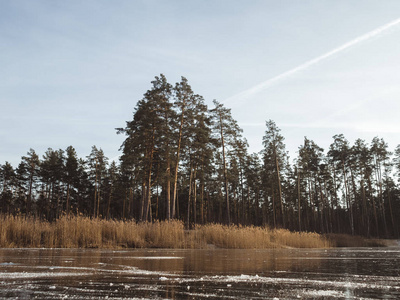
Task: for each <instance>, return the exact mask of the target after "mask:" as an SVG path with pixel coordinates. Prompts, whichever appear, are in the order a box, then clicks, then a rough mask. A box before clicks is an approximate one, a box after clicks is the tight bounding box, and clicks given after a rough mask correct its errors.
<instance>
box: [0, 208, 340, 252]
mask: <svg viewBox="0 0 400 300" xmlns="http://www.w3.org/2000/svg"><path fill="white" fill-rule="evenodd" d="M331 245H332V244H331V242H330V241H329V240H328V239H326V238H324V237H322V236H321V235H318V234H316V233H298V232H290V231H288V230H283V229H279V230H270V229H268V228H263V227H254V226H243V227H242V226H224V225H220V224H208V225H202V226H197V227H196V229H194V230H185V227H184V224H183V223H182V222H181V221H170V222H166V221H162V222H154V223H136V222H135V221H133V220H132V221H116V220H104V219H97V218H96V219H92V218H88V217H83V216H72V217H66V216H64V217H61V218H60V219H58V220H57V221H55V222H52V223H49V222H47V221H42V220H39V219H35V218H34V217H29V216H9V215H2V216H0V247H2V248H17V247H28V248H40V247H44V248H181V249H182V248H191V249H194V248H210V247H212V248H230V249H265V248H288V247H293V248H306V247H307V248H328V247H330V246H331Z"/></svg>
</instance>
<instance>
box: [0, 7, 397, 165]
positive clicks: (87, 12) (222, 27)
mask: <svg viewBox="0 0 400 300" xmlns="http://www.w3.org/2000/svg"><path fill="white" fill-rule="evenodd" d="M399 12H400V1H397V0H394V1H390V0H385V1H381V0H375V1H368V0H359V1H358V0H330V1H323V0H303V1H295V0H290V1H284V0H283V1H282V0H279V1H268V0H261V1H257V0H252V1H245V0H242V1H233V0H230V1H222V0H217V1H216V0H212V1H207V0H202V1H200V0H198V1H194V0H193V1H184V0H182V1H177V0H176V1H174V0H170V1H163V0H143V1H133V0H132V1H89V0H87V1H55V0H52V1H50V0H47V1H40V0H37V1H19V0H9V1H7V0H3V1H1V0H0V54H1V55H0V65H1V68H0V105H1V109H0V122H1V124H0V139H1V143H0V163H1V164H2V163H4V162H5V161H9V162H10V163H12V164H13V165H14V166H16V165H17V164H18V162H19V161H20V159H21V156H23V155H25V154H26V152H27V151H28V150H29V148H33V149H35V151H36V152H37V153H38V154H40V155H42V154H44V152H45V151H46V149H47V148H48V147H52V148H53V149H59V148H62V149H65V148H66V147H68V146H69V145H72V146H74V147H75V148H76V150H77V152H78V155H79V156H80V157H85V156H87V155H88V154H89V153H90V150H91V147H92V145H96V146H97V147H100V148H102V149H103V150H104V152H105V155H106V156H107V157H109V158H110V159H112V158H115V157H117V156H118V154H119V152H118V149H119V146H120V145H121V143H122V141H123V139H124V137H123V136H118V135H116V133H115V130H114V128H116V127H123V126H124V125H125V121H127V120H130V119H131V118H132V112H133V110H134V107H135V105H136V102H137V101H138V100H139V99H141V98H142V95H143V94H144V93H145V92H146V90H147V89H149V88H150V81H152V80H153V78H154V76H156V75H159V74H160V73H163V74H165V75H166V77H167V79H168V80H169V81H170V82H171V83H175V82H177V81H179V80H180V76H185V77H186V78H187V79H188V80H189V83H190V84H191V85H192V88H193V90H194V91H195V92H196V93H198V94H200V95H202V96H204V98H205V99H206V102H207V104H209V105H210V106H212V100H213V99H217V100H219V101H221V102H224V103H225V105H226V106H227V107H230V108H232V114H233V116H234V117H235V118H236V119H237V120H238V122H239V124H240V125H241V127H242V128H243V129H244V136H245V137H246V138H247V139H248V141H249V144H250V151H251V152H256V151H259V150H261V147H262V145H261V141H262V136H263V134H264V131H265V121H266V120H269V119H272V120H274V121H275V122H276V123H277V125H278V127H279V128H281V130H282V131H281V133H282V135H283V136H284V137H285V142H286V145H287V150H289V152H290V156H291V157H292V158H294V157H295V156H296V151H297V149H298V147H299V146H300V145H301V144H302V142H303V139H304V136H307V137H308V138H309V139H312V140H314V141H315V142H316V143H317V144H318V145H320V146H321V147H323V148H325V149H327V148H328V147H329V144H330V143H331V142H332V136H333V135H334V134H338V133H343V134H344V135H345V136H346V137H347V138H348V140H349V141H350V142H351V143H352V142H353V141H354V140H355V139H356V138H363V139H365V140H366V141H367V142H370V141H371V140H372V138H373V137H374V136H379V137H382V138H384V139H385V140H386V142H388V144H389V147H390V149H392V150H393V149H394V147H395V146H397V144H400V118H399V113H400V101H399V99H398V98H399V96H400V85H399V79H400V51H399V50H400V44H399V41H400V25H396V26H392V27H391V28H389V29H387V30H384V31H383V32H381V33H380V34H378V35H376V36H374V37H372V38H369V39H366V40H364V41H362V42H359V43H356V44H355V45H353V46H352V47H349V48H347V49H345V50H344V51H339V52H338V53H335V54H334V55H332V56H330V57H329V58H327V59H323V60H321V61H319V62H318V63H315V64H313V65H311V66H309V67H307V68H304V69H302V70H300V71H298V72H294V73H293V74H291V75H290V76H286V77H285V78H283V79H281V80H279V81H278V82H276V83H274V84H273V85H271V86H268V87H267V88H264V89H261V90H258V91H257V92H256V93H251V94H248V95H247V96H246V97H243V99H242V98H241V97H238V95H243V92H246V91H248V90H249V89H251V88H253V87H255V86H257V85H259V84H260V83H263V82H267V81H268V80H270V79H271V78H274V77H276V76H279V75H281V74H284V73H285V72H287V71H290V70H293V69H294V68H296V67H298V66H301V65H302V64H304V63H306V62H308V61H310V60H313V59H315V58H318V57H320V56H321V55H324V54H326V53H329V52H330V51H332V50H334V49H336V48H338V47H340V46H342V45H344V44H346V43H348V42H349V41H352V40H354V39H357V38H358V37H360V36H363V35H365V34H367V33H368V32H371V31H373V30H375V29H377V28H380V27H381V26H384V25H385V24H388V23H390V22H392V21H394V20H397V19H398V18H400V13H399Z"/></svg>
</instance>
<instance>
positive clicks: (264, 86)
mask: <svg viewBox="0 0 400 300" xmlns="http://www.w3.org/2000/svg"><path fill="white" fill-rule="evenodd" d="M399 23H400V18H399V19H396V20H394V21H392V22H390V23H388V24H386V25H383V26H381V27H378V28H377V29H375V30H372V31H370V32H368V33H366V34H364V35H362V36H360V37H358V38H355V39H354V40H351V41H350V42H347V43H345V44H343V45H342V46H340V47H337V48H335V49H333V50H331V51H329V52H327V53H325V54H323V55H321V56H318V57H316V58H314V59H311V60H309V61H307V62H305V63H303V64H301V65H299V66H297V67H295V68H293V69H291V70H289V71H286V72H284V73H282V74H280V75H278V76H275V77H272V78H270V79H268V80H266V81H264V82H262V83H260V84H258V85H256V86H254V87H252V88H249V89H247V90H245V91H243V92H241V93H239V94H236V95H234V96H231V97H229V98H227V99H225V100H224V101H222V102H224V103H226V102H230V101H233V100H236V99H237V100H243V99H245V98H248V97H249V96H251V95H254V94H256V93H258V92H260V91H262V90H264V89H267V88H269V87H271V86H273V85H274V84H275V83H277V82H278V81H280V80H282V79H284V78H286V77H289V76H291V75H293V74H295V73H297V72H299V71H302V70H305V69H308V68H309V67H311V66H312V65H315V64H317V63H319V62H321V61H323V60H324V59H327V58H329V57H331V56H333V55H335V54H337V53H339V52H342V51H344V50H346V49H348V48H351V47H353V46H355V45H357V44H358V43H361V42H364V41H366V40H369V39H371V38H373V37H375V36H377V35H379V34H381V33H383V32H384V31H386V30H388V29H390V28H392V27H393V26H396V25H397V24H399Z"/></svg>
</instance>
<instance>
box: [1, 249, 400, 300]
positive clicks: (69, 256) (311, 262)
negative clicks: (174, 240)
mask: <svg viewBox="0 0 400 300" xmlns="http://www.w3.org/2000/svg"><path fill="white" fill-rule="evenodd" d="M399 254H400V252H399V251H398V249H373V250H369V249H351V250H349V249H331V250H311V249H305V250H294V249H292V250H290V249H285V250H282V249H281V250H279V251H276V250H265V251H260V250H254V251H253V250H222V249H219V250H218V249H214V250H179V251H177V250H132V251H110V250H105V251H103V250H98V249H91V250H82V249H72V250H71V249H69V250H68V249H34V250H30V249H0V284H1V286H2V288H1V289H0V298H5V297H11V298H22V299H29V298H41V299H63V298H65V299H98V298H107V297H108V298H112V299H119V298H120V299H125V298H129V299H213V298H214V299H244V298H251V299H274V298H276V299H296V298H299V299H304V298H313V299H326V298H329V299H332V298H342V299H343V298H345V299H368V298H380V297H390V298H400V282H399V280H398V278H399V277H398V276H399V275H400V261H399V260H400V257H399Z"/></svg>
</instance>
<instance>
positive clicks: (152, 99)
mask: <svg viewBox="0 0 400 300" xmlns="http://www.w3.org/2000/svg"><path fill="white" fill-rule="evenodd" d="M213 104H214V106H213V107H212V108H209V107H208V106H207V105H206V104H205V101H204V99H203V97H202V96H200V95H198V94H196V93H195V92H194V91H193V90H192V88H191V86H190V85H189V82H188V80H187V79H186V78H184V77H182V78H181V81H180V82H178V83H176V84H175V85H172V84H170V83H169V82H168V81H167V79H166V77H165V76H164V75H162V74H161V75H160V76H156V77H155V79H154V81H152V82H151V86H150V89H149V90H148V91H147V92H145V94H144V96H143V98H142V99H141V100H139V101H138V102H137V105H136V107H135V108H134V111H133V117H132V120H129V121H127V122H126V124H125V126H124V127H121V128H116V133H117V134H121V135H124V136H125V140H124V142H123V144H122V145H121V147H120V151H121V156H120V159H119V161H118V162H115V161H109V159H108V158H107V157H106V156H105V154H104V152H103V151H102V149H101V148H99V147H97V146H93V147H92V149H91V152H90V154H89V155H88V156H86V157H78V154H77V153H76V151H75V149H74V147H73V146H69V147H68V148H67V149H58V150H55V149H51V148H49V149H48V150H47V151H46V152H45V153H44V154H43V155H41V156H40V155H39V154H38V153H36V152H35V150H33V149H30V150H29V151H28V152H27V154H26V155H25V156H23V157H22V158H21V162H20V163H19V165H18V166H17V167H13V166H12V165H11V164H10V163H8V162H5V163H4V164H2V165H1V164H0V210H1V213H2V214H3V215H13V216H16V215H19V216H21V215H22V216H29V217H34V218H38V219H40V220H46V221H49V222H53V221H55V220H58V219H60V218H62V217H68V216H85V217H90V218H93V219H94V218H100V219H113V220H118V221H119V220H126V221H128V220H129V221H136V222H155V221H170V220H180V221H182V222H184V224H185V226H186V228H194V227H195V226H196V224H210V223H218V224H224V225H228V226H229V225H238V226H247V225H253V226H267V227H269V228H282V229H288V230H291V231H306V232H316V233H322V234H324V233H345V234H351V235H361V236H365V237H380V238H395V237H399V220H398V219H397V218H398V216H399V215H400V185H399V182H398V181H399V178H400V145H398V146H397V147H396V149H394V151H393V152H391V151H390V150H389V149H388V145H387V143H386V142H385V141H384V140H383V139H381V138H378V137H375V138H373V140H372V141H371V142H366V141H364V140H362V139H357V140H356V141H355V142H354V144H350V143H349V141H348V140H347V139H346V138H345V136H344V135H343V134H337V135H335V136H333V139H332V143H331V145H330V146H329V149H328V150H327V151H326V152H325V151H324V149H322V148H321V147H319V146H318V145H317V144H316V143H315V142H314V141H313V140H311V139H308V138H307V137H305V138H304V143H303V144H302V145H300V146H299V148H298V152H297V157H295V158H293V159H291V158H289V155H288V152H287V151H286V149H285V142H284V137H283V136H282V134H281V131H280V129H279V127H278V126H277V125H276V123H275V122H274V121H272V120H268V121H266V125H265V126H266V127H265V134H264V136H263V137H262V142H263V149H262V151H260V152H259V153H249V152H248V144H247V141H246V139H245V137H244V136H243V135H242V130H241V128H240V127H239V125H238V123H237V121H236V120H234V118H233V117H232V115H231V110H230V109H229V108H227V107H225V106H224V105H223V104H221V103H219V102H218V101H216V100H214V101H213ZM121 123H122V122H121Z"/></svg>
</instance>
